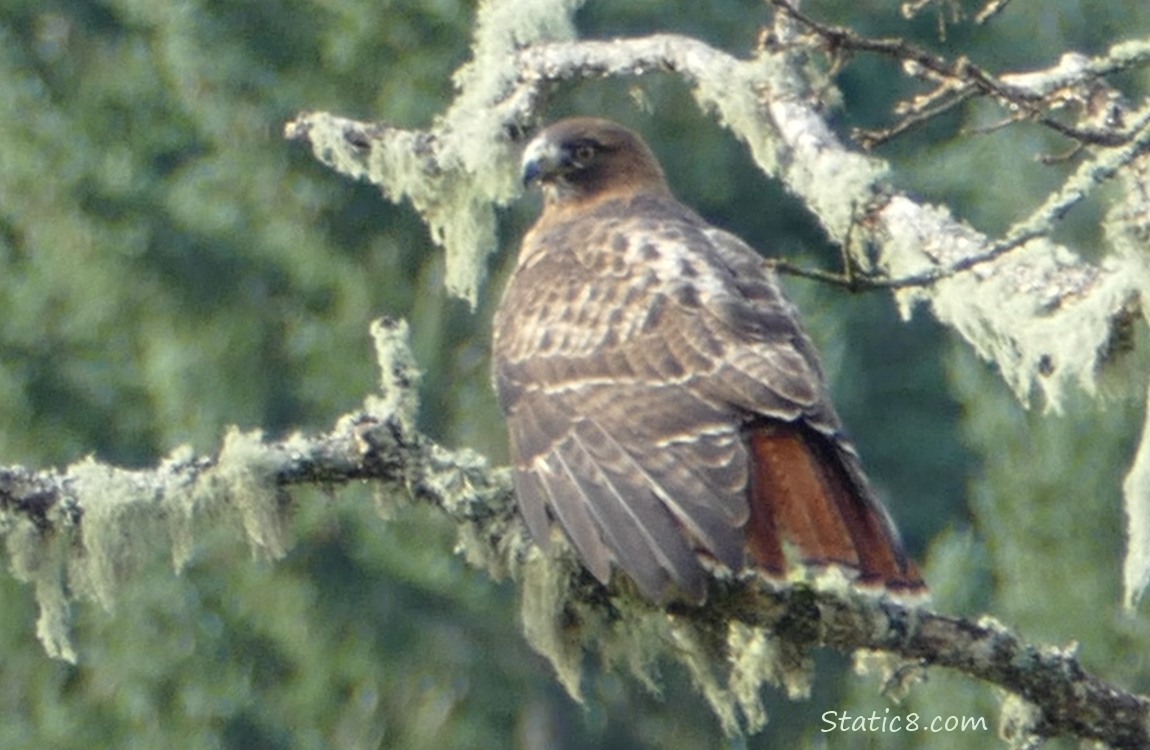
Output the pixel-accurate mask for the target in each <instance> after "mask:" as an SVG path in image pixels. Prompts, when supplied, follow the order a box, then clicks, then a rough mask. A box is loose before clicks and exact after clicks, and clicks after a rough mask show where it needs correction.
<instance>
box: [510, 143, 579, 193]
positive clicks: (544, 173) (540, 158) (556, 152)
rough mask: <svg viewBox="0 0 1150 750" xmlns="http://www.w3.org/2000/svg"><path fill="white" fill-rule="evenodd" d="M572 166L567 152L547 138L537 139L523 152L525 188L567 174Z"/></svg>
mask: <svg viewBox="0 0 1150 750" xmlns="http://www.w3.org/2000/svg"><path fill="white" fill-rule="evenodd" d="M570 166H571V160H570V158H569V157H568V156H567V153H566V151H565V150H564V149H563V148H562V147H561V146H559V145H557V144H555V143H554V142H552V141H551V140H550V139H549V138H546V137H536V138H534V139H532V141H531V142H530V143H528V144H527V148H526V149H524V150H523V167H522V173H521V174H522V177H523V187H525V188H526V187H530V186H531V183H533V182H545V181H546V180H547V179H548V178H551V177H554V176H555V175H557V174H560V173H562V172H565V171H566V170H567V169H568V168H569V167H570Z"/></svg>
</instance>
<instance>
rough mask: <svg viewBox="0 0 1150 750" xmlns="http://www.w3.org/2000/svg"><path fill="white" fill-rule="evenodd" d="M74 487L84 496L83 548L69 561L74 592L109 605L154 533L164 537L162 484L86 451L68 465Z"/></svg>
mask: <svg viewBox="0 0 1150 750" xmlns="http://www.w3.org/2000/svg"><path fill="white" fill-rule="evenodd" d="M67 473H68V476H69V477H70V482H69V485H70V489H71V491H72V492H74V493H75V495H76V497H78V498H84V520H83V524H82V525H81V526H80V541H81V545H80V550H79V551H78V553H76V554H73V555H72V556H71V558H70V559H69V564H68V568H69V570H68V583H69V586H70V587H71V589H72V590H73V592H74V593H75V594H78V595H81V596H85V597H88V598H91V599H93V600H95V601H96V602H98V603H99V604H100V605H101V606H102V607H104V608H105V609H111V608H112V606H113V605H114V603H115V598H116V591H117V590H118V589H119V587H120V585H121V584H122V583H123V582H124V581H125V580H127V579H128V577H129V576H130V575H131V574H133V573H134V572H135V571H136V569H137V567H138V566H139V564H140V562H141V558H142V557H143V555H144V553H145V551H146V550H147V548H148V547H150V546H151V545H152V544H153V543H154V540H155V539H158V538H163V532H164V530H165V529H164V528H163V526H162V525H161V524H162V522H163V519H162V514H161V513H160V512H158V508H159V506H158V503H159V501H160V499H161V498H160V492H159V490H160V485H159V484H157V483H156V482H155V480H154V479H152V478H151V477H150V476H148V475H147V474H145V473H144V472H135V471H125V470H123V469H117V468H115V467H112V466H108V465H106V464H101V463H98V462H97V461H96V460H95V459H93V458H92V457H90V456H89V457H87V458H85V459H84V460H82V461H80V462H79V463H76V464H73V465H72V466H69V467H68V470H67Z"/></svg>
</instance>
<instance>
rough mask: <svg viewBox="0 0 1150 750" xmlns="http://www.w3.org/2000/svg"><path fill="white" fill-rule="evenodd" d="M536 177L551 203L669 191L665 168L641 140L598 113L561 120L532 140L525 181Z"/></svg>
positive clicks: (526, 153)
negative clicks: (623, 194) (592, 115)
mask: <svg viewBox="0 0 1150 750" xmlns="http://www.w3.org/2000/svg"><path fill="white" fill-rule="evenodd" d="M533 182H538V183H539V184H540V185H541V186H542V188H543V195H544V197H545V199H546V200H547V203H548V204H555V203H567V202H583V201H585V200H588V199H595V198H600V197H604V196H605V195H607V194H609V193H620V192H628V193H635V192H646V191H652V190H656V191H659V192H666V190H667V184H666V182H665V180H664V179H663V170H662V169H661V168H660V167H659V162H658V160H657V159H656V158H655V155H654V154H652V153H651V149H649V148H648V147H647V144H646V143H644V142H643V139H642V138H640V137H639V136H638V135H636V134H635V133H633V132H631V131H630V130H628V129H627V128H625V127H623V126H622V125H619V124H617V123H614V122H611V121H610V120H602V119H598V118H594V117H573V118H571V119H568V120H560V121H559V122H556V123H554V124H552V125H550V126H549V127H547V128H546V129H544V130H543V131H542V132H540V133H539V134H538V135H536V136H535V137H534V138H533V139H531V142H530V143H528V144H527V148H526V149H525V150H524V152H523V184H524V185H530V184H531V183H533Z"/></svg>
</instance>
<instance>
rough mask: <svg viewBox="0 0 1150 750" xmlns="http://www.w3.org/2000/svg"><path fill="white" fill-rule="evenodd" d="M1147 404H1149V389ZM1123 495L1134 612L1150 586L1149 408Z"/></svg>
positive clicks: (1128, 589) (1128, 590)
mask: <svg viewBox="0 0 1150 750" xmlns="http://www.w3.org/2000/svg"><path fill="white" fill-rule="evenodd" d="M1146 403H1147V404H1150V389H1148V390H1147V392H1146ZM1122 494H1123V498H1124V507H1125V511H1126V559H1125V560H1124V561H1123V566H1122V574H1123V576H1122V577H1123V584H1124V585H1123V589H1124V594H1125V595H1124V600H1125V603H1126V607H1127V608H1129V609H1133V608H1134V607H1136V606H1137V605H1138V601H1139V600H1140V599H1141V598H1142V595H1143V593H1145V591H1146V587H1147V585H1150V408H1147V410H1146V419H1145V422H1144V424H1143V426H1142V437H1141V439H1140V440H1139V443H1138V450H1137V452H1136V453H1135V454H1134V463H1133V465H1132V466H1131V467H1130V471H1129V473H1127V474H1126V479H1125V481H1124V482H1123V483H1122Z"/></svg>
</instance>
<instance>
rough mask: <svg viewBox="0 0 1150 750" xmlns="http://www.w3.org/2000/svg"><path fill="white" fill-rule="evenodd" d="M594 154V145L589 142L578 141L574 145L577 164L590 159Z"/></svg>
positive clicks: (584, 162)
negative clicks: (576, 144) (577, 143)
mask: <svg viewBox="0 0 1150 750" xmlns="http://www.w3.org/2000/svg"><path fill="white" fill-rule="evenodd" d="M594 156H595V147H594V146H592V145H591V144H590V143H580V144H579V145H578V146H576V147H575V161H576V162H577V163H579V164H586V163H587V162H589V161H591V159H592V158H593V157H594Z"/></svg>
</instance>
